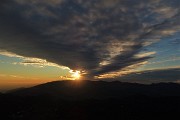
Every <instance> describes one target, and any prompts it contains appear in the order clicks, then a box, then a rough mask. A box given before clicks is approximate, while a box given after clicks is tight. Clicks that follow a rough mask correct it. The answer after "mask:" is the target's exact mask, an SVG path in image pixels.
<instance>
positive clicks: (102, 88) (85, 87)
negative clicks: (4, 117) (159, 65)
mask: <svg viewBox="0 0 180 120" xmlns="http://www.w3.org/2000/svg"><path fill="white" fill-rule="evenodd" d="M10 94H13V95H17V96H49V97H54V98H61V99H70V100H73V99H74V100H79V99H91V98H93V99H104V98H123V97H129V96H140V95H141V96H153V97H160V96H180V85H179V84H175V83H159V84H151V85H143V84H136V83H122V82H118V81H114V82H105V81H54V82H49V83H45V84H41V85H38V86H35V87H31V88H26V89H20V90H17V91H13V92H11V93H10Z"/></svg>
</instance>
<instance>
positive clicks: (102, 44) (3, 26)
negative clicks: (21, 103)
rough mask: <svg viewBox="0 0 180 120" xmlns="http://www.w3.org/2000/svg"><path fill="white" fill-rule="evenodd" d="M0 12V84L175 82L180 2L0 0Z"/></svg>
mask: <svg viewBox="0 0 180 120" xmlns="http://www.w3.org/2000/svg"><path fill="white" fill-rule="evenodd" d="M0 16H1V17H0V90H4V89H13V88H17V87H26V86H31V85H35V84H40V83H44V82H48V81H54V80H75V79H81V80H85V79H88V80H89V79H90V80H101V79H103V80H109V81H112V80H120V81H124V82H139V83H154V82H180V76H179V74H180V0H2V1H1V2H0Z"/></svg>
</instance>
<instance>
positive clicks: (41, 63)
mask: <svg viewBox="0 0 180 120" xmlns="http://www.w3.org/2000/svg"><path fill="white" fill-rule="evenodd" d="M0 55H3V56H7V57H14V58H19V59H21V60H22V61H19V62H14V63H13V64H15V65H17V64H19V65H25V66H28V65H31V66H34V67H45V66H53V67H58V68H61V69H69V68H68V67H66V66H60V65H58V64H56V63H51V62H48V61H47V60H45V59H40V58H32V57H24V56H20V55H17V54H15V53H11V52H7V51H1V50H0ZM0 62H1V61H0ZM69 70H70V69H69Z"/></svg>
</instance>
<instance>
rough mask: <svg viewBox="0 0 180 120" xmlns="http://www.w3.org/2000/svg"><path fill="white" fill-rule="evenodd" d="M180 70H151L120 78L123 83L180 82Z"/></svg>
mask: <svg viewBox="0 0 180 120" xmlns="http://www.w3.org/2000/svg"><path fill="white" fill-rule="evenodd" d="M179 73H180V69H179V68H174V69H161V70H149V71H143V72H135V73H131V74H129V75H126V76H123V77H120V78H118V80H120V81H123V82H137V83H145V84H149V83H159V82H176V83H179V82H180V76H179Z"/></svg>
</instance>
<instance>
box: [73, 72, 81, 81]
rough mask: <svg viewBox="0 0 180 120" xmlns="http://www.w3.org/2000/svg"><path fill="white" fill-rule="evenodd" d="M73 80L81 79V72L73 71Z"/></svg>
mask: <svg viewBox="0 0 180 120" xmlns="http://www.w3.org/2000/svg"><path fill="white" fill-rule="evenodd" d="M71 73H72V75H71V76H72V78H73V80H79V79H80V78H81V74H80V71H77V70H76V71H71Z"/></svg>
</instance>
